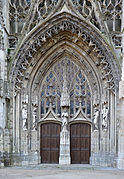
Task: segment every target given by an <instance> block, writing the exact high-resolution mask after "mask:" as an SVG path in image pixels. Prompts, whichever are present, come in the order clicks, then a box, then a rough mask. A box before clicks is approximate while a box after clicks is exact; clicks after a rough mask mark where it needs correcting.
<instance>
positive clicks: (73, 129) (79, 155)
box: [70, 123, 91, 164]
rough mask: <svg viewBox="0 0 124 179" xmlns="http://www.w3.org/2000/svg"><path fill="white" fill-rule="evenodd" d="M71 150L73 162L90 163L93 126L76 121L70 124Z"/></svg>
mask: <svg viewBox="0 0 124 179" xmlns="http://www.w3.org/2000/svg"><path fill="white" fill-rule="evenodd" d="M70 143H71V145H70V150H71V163H72V164H89V163H90V150H91V126H90V125H89V124H87V123H76V124H72V125H71V126H70Z"/></svg>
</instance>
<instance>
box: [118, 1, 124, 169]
mask: <svg viewBox="0 0 124 179" xmlns="http://www.w3.org/2000/svg"><path fill="white" fill-rule="evenodd" d="M122 9H124V0H123V6H122ZM122 32H123V35H122V49H123V51H122V58H123V60H122V78H121V81H120V84H119V98H120V116H119V118H120V126H119V141H118V163H117V165H118V168H119V169H124V11H123V15H122Z"/></svg>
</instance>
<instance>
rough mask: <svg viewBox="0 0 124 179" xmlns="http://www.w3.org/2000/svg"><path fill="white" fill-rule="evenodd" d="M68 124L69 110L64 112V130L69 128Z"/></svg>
mask: <svg viewBox="0 0 124 179" xmlns="http://www.w3.org/2000/svg"><path fill="white" fill-rule="evenodd" d="M67 124H68V112H67V111H64V112H63V113H62V130H67Z"/></svg>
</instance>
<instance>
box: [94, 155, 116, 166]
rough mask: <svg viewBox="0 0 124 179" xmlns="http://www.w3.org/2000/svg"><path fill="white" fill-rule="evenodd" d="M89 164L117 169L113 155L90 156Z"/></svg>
mask: <svg viewBox="0 0 124 179" xmlns="http://www.w3.org/2000/svg"><path fill="white" fill-rule="evenodd" d="M90 164H91V165H94V166H102V167H117V158H116V155H115V154H101V153H98V154H96V153H95V154H92V156H91V158H90Z"/></svg>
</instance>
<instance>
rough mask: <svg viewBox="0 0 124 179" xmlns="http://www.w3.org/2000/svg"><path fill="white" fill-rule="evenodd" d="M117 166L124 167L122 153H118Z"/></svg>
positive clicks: (123, 154)
mask: <svg viewBox="0 0 124 179" xmlns="http://www.w3.org/2000/svg"><path fill="white" fill-rule="evenodd" d="M117 168H119V169H124V153H119V154H118V161H117Z"/></svg>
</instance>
